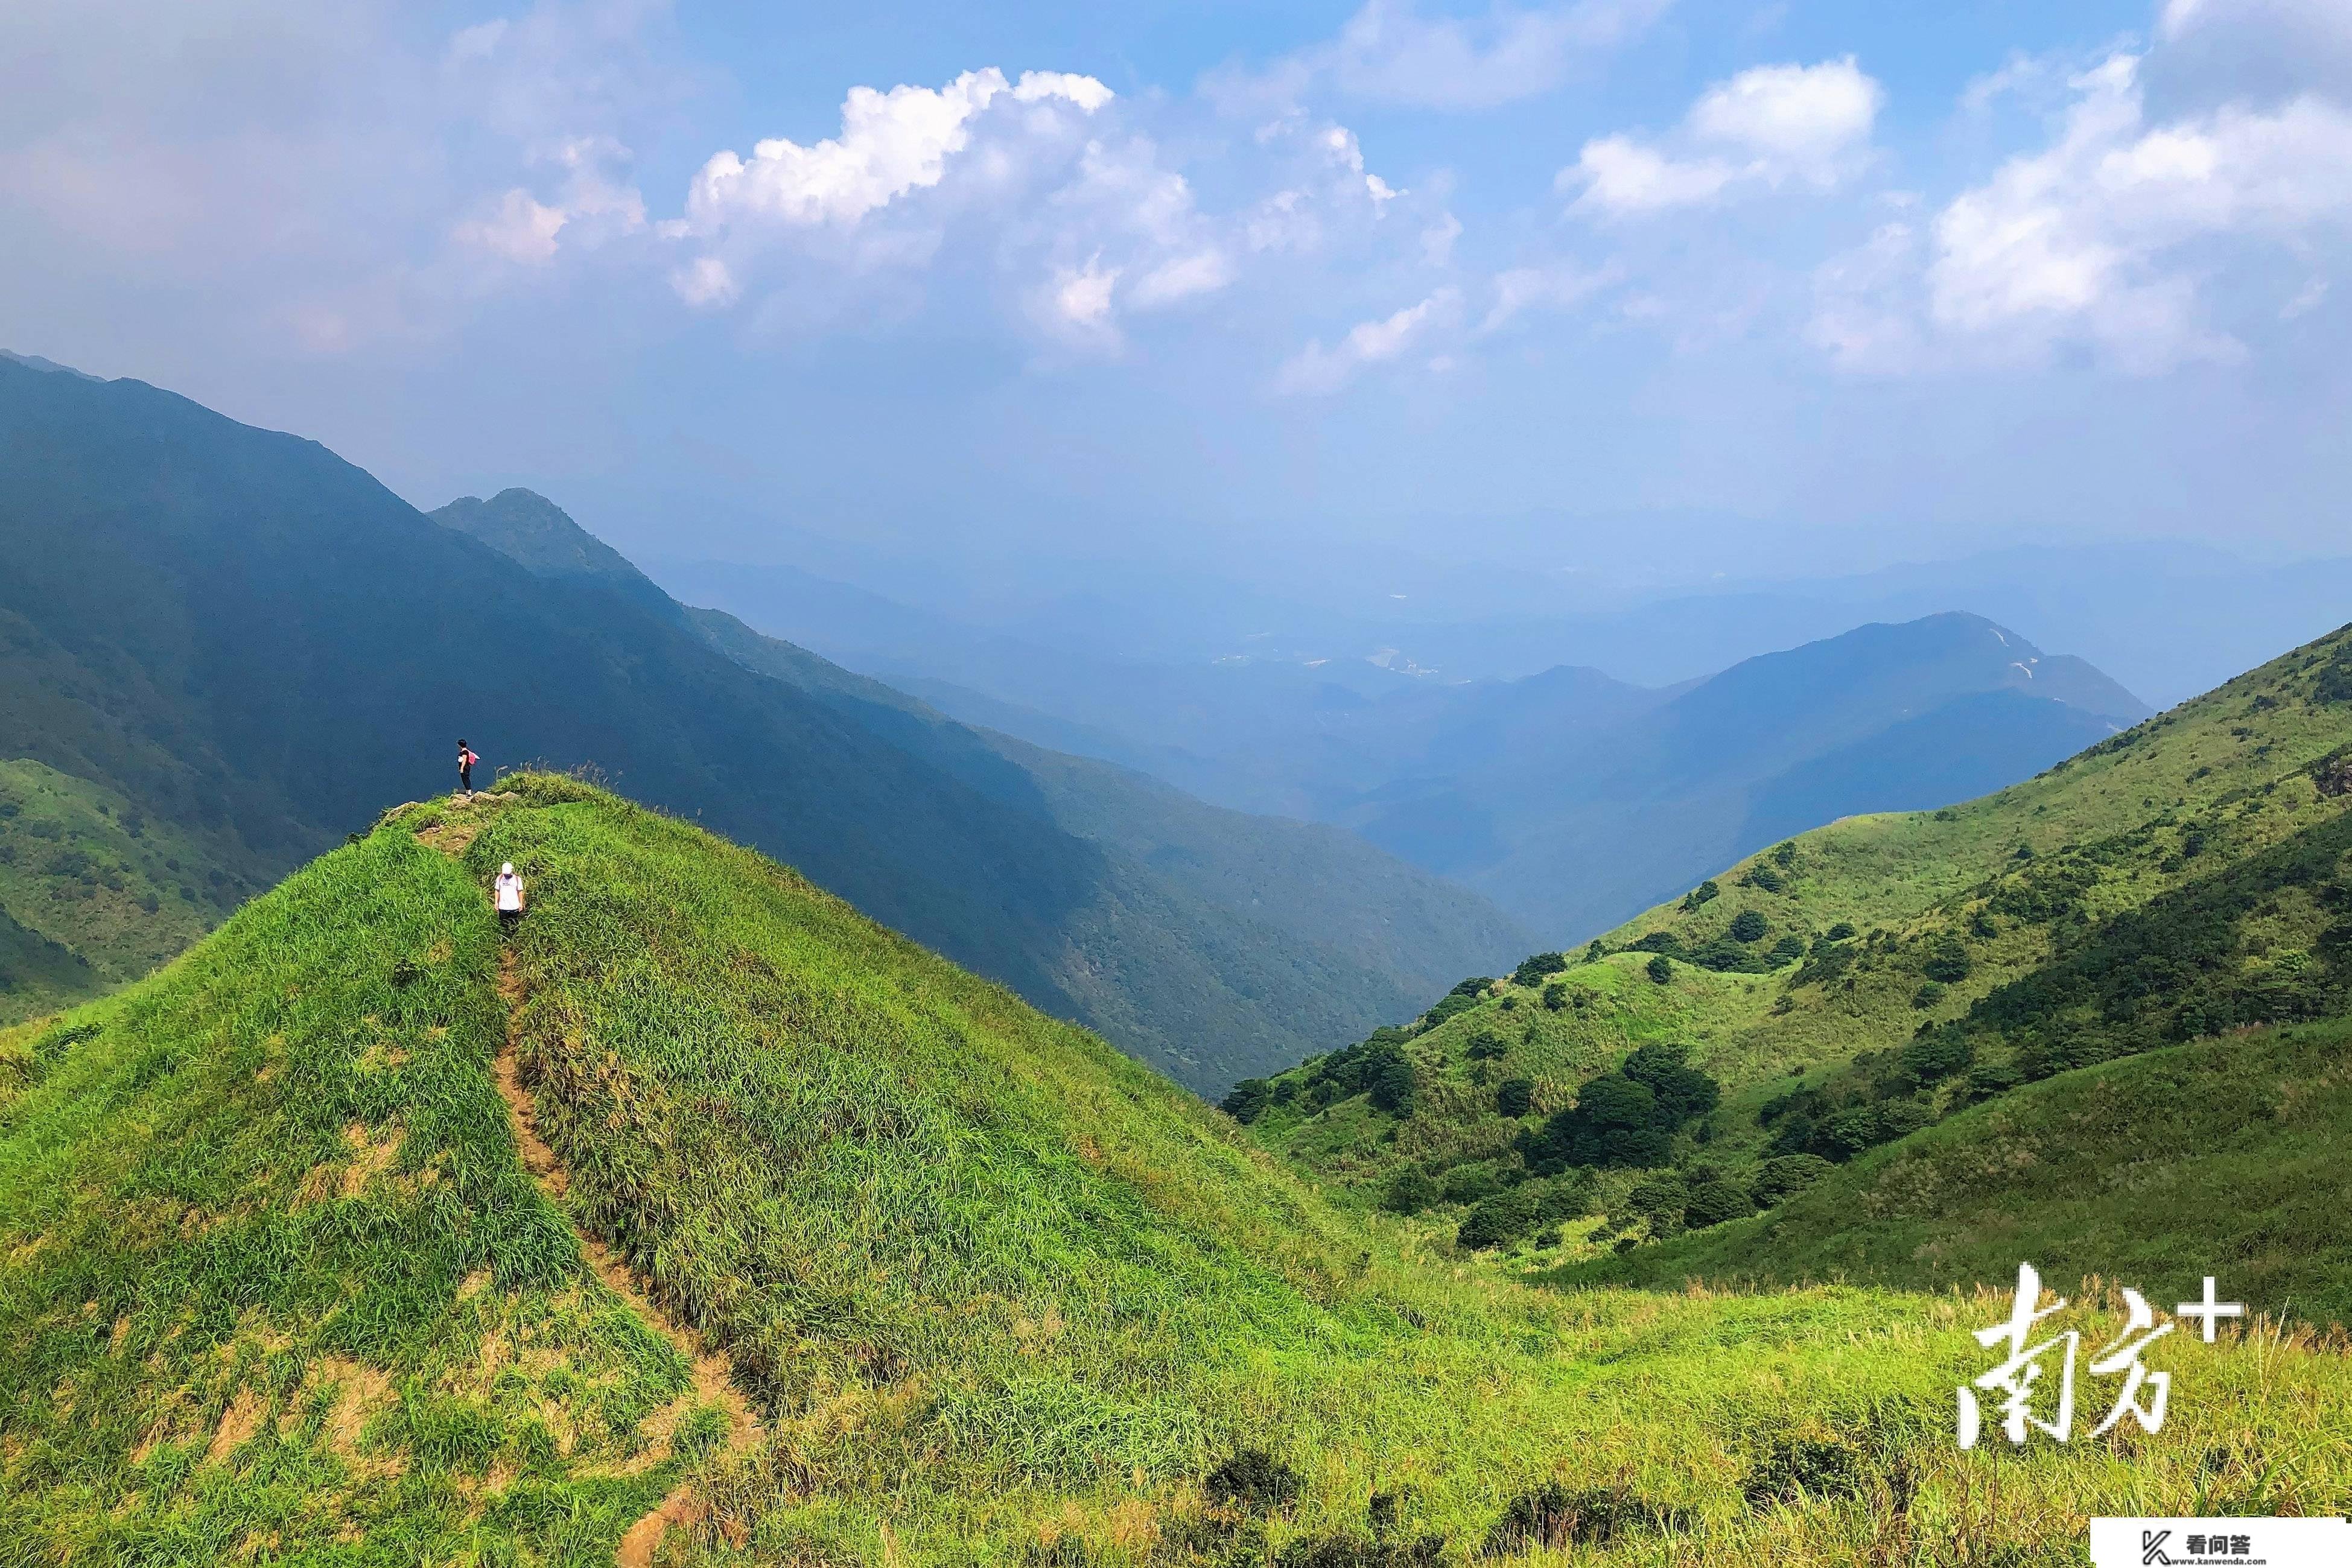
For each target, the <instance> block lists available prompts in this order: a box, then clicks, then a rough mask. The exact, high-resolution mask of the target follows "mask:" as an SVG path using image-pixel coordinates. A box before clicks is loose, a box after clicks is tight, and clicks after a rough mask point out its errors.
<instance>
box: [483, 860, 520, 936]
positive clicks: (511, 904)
mask: <svg viewBox="0 0 2352 1568" xmlns="http://www.w3.org/2000/svg"><path fill="white" fill-rule="evenodd" d="M490 902H491V903H492V904H496V905H497V906H498V911H499V928H500V929H501V930H504V931H509V932H511V931H513V930H514V928H515V927H516V926H518V925H521V924H522V904H523V897H522V878H520V877H519V876H517V875H515V868H514V862H512V861H509V862H506V863H505V864H504V865H502V866H500V867H499V874H498V875H497V876H496V877H495V878H493V879H492V880H491V882H490Z"/></svg>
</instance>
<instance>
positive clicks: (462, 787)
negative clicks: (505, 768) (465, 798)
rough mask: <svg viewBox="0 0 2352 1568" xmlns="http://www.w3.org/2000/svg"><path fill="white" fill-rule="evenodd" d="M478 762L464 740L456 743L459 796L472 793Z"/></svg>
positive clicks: (478, 759)
mask: <svg viewBox="0 0 2352 1568" xmlns="http://www.w3.org/2000/svg"><path fill="white" fill-rule="evenodd" d="M480 760H481V758H478V757H477V756H475V755H474V754H473V752H472V751H471V750H470V749H468V748H467V745H466V743H465V741H464V740H462V739H461V740H459V741H458V742H457V792H458V793H459V794H461V795H471V794H472V793H473V792H474V764H475V763H477V762H479V761H480ZM509 869H511V868H509Z"/></svg>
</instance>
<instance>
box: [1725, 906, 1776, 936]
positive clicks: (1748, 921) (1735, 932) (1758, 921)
mask: <svg viewBox="0 0 2352 1568" xmlns="http://www.w3.org/2000/svg"><path fill="white" fill-rule="evenodd" d="M1767 929H1768V926H1767V925H1766V923H1765V920H1764V916H1763V915H1761V914H1759V913H1758V912H1757V911H1755V910H1753V909H1743V910H1741V911H1740V912H1739V913H1738V915H1733V916H1732V917H1731V939H1732V940H1733V941H1734V942H1760V941H1762V940H1763V939H1764V933H1765V931H1766V930H1767Z"/></svg>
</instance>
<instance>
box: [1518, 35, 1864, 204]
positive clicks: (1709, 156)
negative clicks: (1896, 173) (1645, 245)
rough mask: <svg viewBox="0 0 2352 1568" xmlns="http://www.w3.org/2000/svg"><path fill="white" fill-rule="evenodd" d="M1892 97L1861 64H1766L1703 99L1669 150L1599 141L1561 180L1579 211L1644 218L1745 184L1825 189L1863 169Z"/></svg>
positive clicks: (1621, 139) (1621, 140)
mask: <svg viewBox="0 0 2352 1568" xmlns="http://www.w3.org/2000/svg"><path fill="white" fill-rule="evenodd" d="M1884 103H1885V91H1884V90H1883V89H1881V88H1880V87H1879V85H1878V83H1877V82H1876V81H1874V80H1873V79H1872V78H1870V77H1869V76H1867V75H1865V74H1864V72H1863V70H1862V68H1861V67H1860V66H1858V65H1857V64H1855V62H1854V59H1853V57H1852V56H1850V55H1849V56H1847V57H1845V58H1843V59H1837V60H1825V61H1823V62H1822V64H1820V65H1817V66H1799V65H1783V66H1758V67H1756V68H1753V69H1750V70H1745V71H1742V72H1740V73H1739V74H1738V76H1736V77H1733V78H1730V79H1729V80H1728V81H1723V82H1718V83H1717V84H1716V85H1715V86H1714V87H1712V88H1709V89H1707V90H1706V92H1705V93H1704V94H1702V95H1701V96H1700V98H1699V99H1698V101H1697V102H1696V103H1695V104H1693V105H1692V106H1691V110H1690V112H1689V113H1688V114H1687V115H1685V117H1684V120H1683V123H1682V125H1681V126H1680V127H1679V128H1678V129H1677V131H1675V134H1674V135H1673V136H1672V137H1671V138H1669V139H1668V141H1667V142H1666V144H1665V145H1663V146H1659V145H1653V144H1650V143H1647V142H1643V141H1637V140H1635V139H1634V138H1633V137H1630V136H1624V135H1616V136H1602V137H1596V138H1595V139H1593V140H1592V141H1588V142H1586V143H1585V144H1584V147H1583V149H1582V150H1581V151H1580V152H1579V154H1578V156H1577V161H1576V162H1574V163H1573V164H1571V165H1570V166H1569V167H1568V168H1566V169H1563V170H1561V171H1560V173H1559V179H1558V181H1557V182H1555V183H1556V185H1557V187H1558V188H1559V190H1561V191H1563V192H1569V191H1573V192H1576V193H1577V198H1576V201H1575V203H1574V204H1573V206H1574V208H1575V210H1577V211H1579V212H1583V213H1587V214H1593V215H1596V216H1601V217H1616V218H1632V217H1644V216H1649V215H1652V214H1657V213H1662V212H1666V211H1669V210H1672V209H1674V208H1676V207H1689V206H1702V205H1706V204H1710V203H1713V202H1715V201H1717V199H1719V198H1721V197H1722V196H1724V195H1725V194H1726V193H1727V192H1731V191H1734V190H1736V189H1738V188H1739V187H1741V186H1746V185H1759V186H1764V187H1769V188H1776V189H1777V188H1778V187H1780V186H1781V185H1783V184H1786V183H1790V182H1800V183H1805V184H1810V185H1812V186H1815V187H1818V188H1822V189H1826V188H1828V187H1830V186H1832V185H1835V184H1837V183H1840V182H1841V181H1842V180H1843V179H1844V178H1845V177H1846V176H1847V175H1848V174H1850V173H1852V172H1853V171H1854V170H1856V169H1857V168H1859V167H1860V166H1861V164H1862V162H1864V156H1865V154H1866V152H1867V150H1868V146H1869V141H1870V134H1871V128H1872V126H1873V125H1874V123H1875V122H1876V120H1877V118H1878V111H1879V109H1880V108H1881V107H1882V106H1883V105H1884Z"/></svg>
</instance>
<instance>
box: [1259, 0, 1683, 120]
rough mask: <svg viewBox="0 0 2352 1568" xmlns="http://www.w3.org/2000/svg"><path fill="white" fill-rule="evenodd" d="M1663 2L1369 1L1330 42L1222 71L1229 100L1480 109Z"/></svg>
mask: <svg viewBox="0 0 2352 1568" xmlns="http://www.w3.org/2000/svg"><path fill="white" fill-rule="evenodd" d="M1668 4H1669V0H1573V3H1572V4H1568V5H1537V6H1529V7H1524V8H1522V7H1518V6H1512V5H1497V6H1496V7H1495V9H1494V10H1492V11H1491V12H1489V13H1488V14H1487V15H1486V16H1485V17H1483V18H1481V19H1479V20H1475V21H1471V20H1465V19H1463V18H1459V17H1453V16H1423V15H1422V14H1421V13H1420V11H1419V10H1418V9H1417V8H1416V7H1415V6H1414V5H1412V4H1411V3H1410V0H1369V3H1368V4H1367V5H1364V7H1363V8H1362V9H1361V10H1360V11H1358V12H1357V13H1356V14H1355V15H1354V16H1350V17H1349V19H1348V21H1347V22H1346V23H1345V24H1344V25H1343V26H1341V27H1340V29H1339V36H1338V37H1335V38H1333V39H1331V40H1329V41H1328V42H1327V43H1324V44H1319V45H1317V46H1315V47H1311V48H1307V49H1303V50H1300V51H1299V52H1298V53H1297V54H1294V55H1291V56H1289V57H1286V58H1285V59H1283V60H1280V61H1278V62H1276V64H1275V65H1274V66H1273V67H1271V68H1268V69H1267V70H1265V72H1263V73H1260V74H1257V75H1252V76H1228V77H1225V78H1220V79H1218V80H1217V81H1215V82H1214V83H1213V90H1215V91H1216V92H1217V93H1219V94H1220V95H1221V96H1223V97H1225V98H1227V99H1234V100H1239V101H1244V102H1263V101H1265V100H1267V99H1275V100H1279V101H1283V102H1293V103H1295V102H1297V101H1299V100H1301V99H1305V98H1307V97H1308V96H1311V95H1313V94H1314V93H1316V92H1317V91H1318V90H1319V89H1325V88H1329V89H1336V90H1338V91H1339V92H1341V93H1344V94H1346V95H1348V96H1349V97H1351V98H1356V99H1364V100H1367V101H1370V102H1377V103H1392V104H1403V105H1407V106H1410V107H1412V108H1418V109H1439V110H1479V109H1491V108H1494V107H1495V106H1496V105H1498V104H1505V103H1512V102H1516V101H1517V100H1519V99H1527V98H1532V97H1535V96H1537V95H1538V94H1540V93H1545V92H1549V91H1550V90H1551V89H1553V88H1555V87H1558V86H1559V84H1560V83H1561V82H1562V81H1563V80H1565V79H1566V78H1568V77H1569V76H1570V74H1572V73H1573V72H1574V71H1575V70H1576V69H1577V68H1578V67H1579V66H1580V65H1583V64H1585V63H1587V62H1589V61H1591V60H1592V59H1595V58H1597V57H1601V56H1602V55H1604V54H1606V53H1607V52H1609V51H1610V50H1612V49H1614V48H1616V47H1619V46H1621V45H1622V44H1624V43H1626V42H1627V41H1629V40H1630V39H1632V38H1633V37H1638V36H1639V35H1640V34H1641V33H1642V32H1643V31H1644V30H1645V29H1646V28H1647V27H1648V26H1650V24H1651V23H1652V22H1654V21H1655V20H1656V19H1657V17H1658V16H1661V15H1662V14H1664V11H1665V10H1666V8H1667V5H1668Z"/></svg>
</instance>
